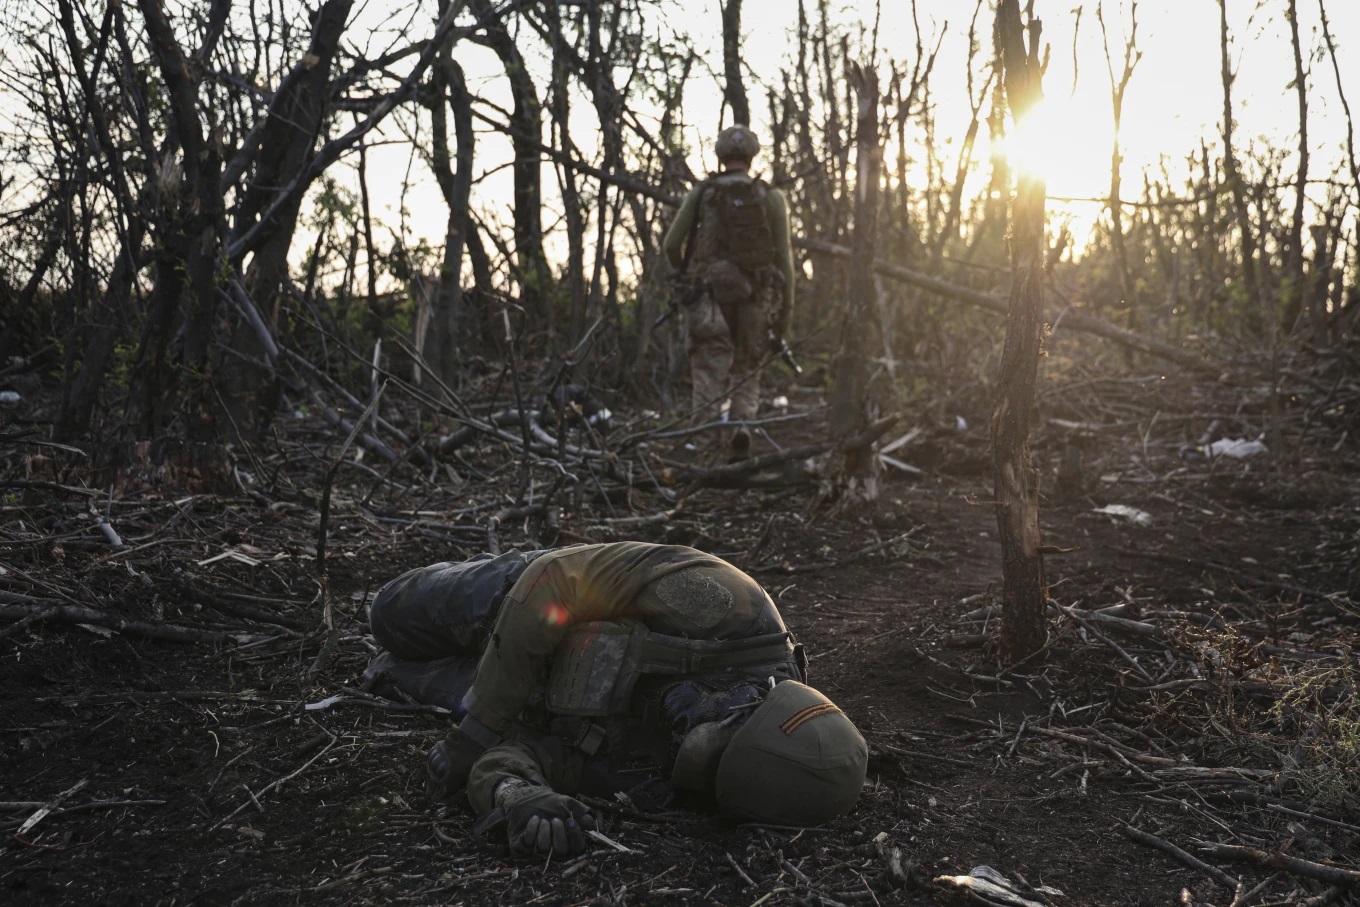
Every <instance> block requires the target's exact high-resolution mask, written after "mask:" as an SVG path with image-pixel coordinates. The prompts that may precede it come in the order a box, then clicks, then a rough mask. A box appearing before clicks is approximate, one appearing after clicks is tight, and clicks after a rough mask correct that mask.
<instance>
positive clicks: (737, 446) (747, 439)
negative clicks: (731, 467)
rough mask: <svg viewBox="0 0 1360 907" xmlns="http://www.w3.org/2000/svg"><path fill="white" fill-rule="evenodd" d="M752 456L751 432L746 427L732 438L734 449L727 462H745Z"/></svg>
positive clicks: (738, 430)
mask: <svg viewBox="0 0 1360 907" xmlns="http://www.w3.org/2000/svg"><path fill="white" fill-rule="evenodd" d="M750 455H751V432H750V431H749V430H747V429H746V428H745V427H744V426H743V427H742V428H738V429H737V433H736V434H734V435H733V436H732V448H731V451H730V452H729V454H728V457H727V462H729V463H737V462H739V461H741V460H745V459H746V458H747V457H749V456H750Z"/></svg>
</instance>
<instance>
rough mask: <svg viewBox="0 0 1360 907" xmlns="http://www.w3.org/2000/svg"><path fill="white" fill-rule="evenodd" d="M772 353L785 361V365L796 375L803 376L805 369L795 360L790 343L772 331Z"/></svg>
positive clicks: (770, 335)
mask: <svg viewBox="0 0 1360 907" xmlns="http://www.w3.org/2000/svg"><path fill="white" fill-rule="evenodd" d="M769 337H770V352H771V353H773V354H774V355H776V356H778V357H779V358H780V359H782V360H784V364H785V365H787V366H788V367H789V368H790V369H792V370H793V373H794V374H795V375H801V374H803V367H802V366H801V365H799V364H798V360H797V359H795V358H793V350H792V349H790V348H789V342H788V341H787V340H785V339H784V338H783V337H780V336H779V335H778V334H776V333H775V332H774V331H773V330H771V331H770V334H769Z"/></svg>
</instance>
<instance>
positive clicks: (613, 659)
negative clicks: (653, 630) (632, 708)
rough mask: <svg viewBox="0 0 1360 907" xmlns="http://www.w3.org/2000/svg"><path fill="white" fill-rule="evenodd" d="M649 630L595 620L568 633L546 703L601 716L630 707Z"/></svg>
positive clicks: (637, 625)
mask: <svg viewBox="0 0 1360 907" xmlns="http://www.w3.org/2000/svg"><path fill="white" fill-rule="evenodd" d="M646 639H647V628H646V626H644V625H643V624H641V623H637V622H635V621H629V622H625V623H615V622H613V621H604V620H601V621H592V622H591V623H586V624H580V625H578V626H576V627H574V628H572V629H571V631H570V632H568V633H567V635H566V638H565V639H563V640H562V643H561V644H560V645H559V646H558V647H557V652H556V654H555V655H554V656H553V664H552V671H551V673H550V674H549V675H548V689H547V696H546V704H547V706H548V709H549V710H550V711H552V712H555V713H557V714H559V715H575V716H579V717H585V718H600V717H603V716H605V715H613V714H618V713H620V712H623V711H626V710H627V708H628V702H629V699H630V697H631V696H632V693H633V686H634V685H635V684H636V683H637V678H638V665H639V663H640V661H641V659H642V647H643V644H644V642H645V641H646Z"/></svg>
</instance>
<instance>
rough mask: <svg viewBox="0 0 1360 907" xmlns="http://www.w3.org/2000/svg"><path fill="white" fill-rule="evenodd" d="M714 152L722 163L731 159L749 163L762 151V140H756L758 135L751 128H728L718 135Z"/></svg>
mask: <svg viewBox="0 0 1360 907" xmlns="http://www.w3.org/2000/svg"><path fill="white" fill-rule="evenodd" d="M713 151H714V153H715V154H717V155H718V160H720V161H725V160H727V159H728V158H730V157H737V158H742V159H744V160H748V161H749V160H751V159H752V158H754V157H755V156H756V152H758V151H760V139H758V138H756V134H755V133H754V132H752V131H751V127H749V126H728V127H727V128H726V129H724V130H723V131H722V132H720V133H718V141H717V142H715V143H714V145H713Z"/></svg>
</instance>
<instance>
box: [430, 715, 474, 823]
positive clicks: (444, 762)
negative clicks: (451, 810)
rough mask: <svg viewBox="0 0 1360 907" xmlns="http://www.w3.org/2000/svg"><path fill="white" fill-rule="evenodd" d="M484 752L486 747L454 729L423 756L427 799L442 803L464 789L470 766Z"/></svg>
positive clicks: (461, 731) (470, 771)
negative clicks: (428, 796) (428, 797)
mask: <svg viewBox="0 0 1360 907" xmlns="http://www.w3.org/2000/svg"><path fill="white" fill-rule="evenodd" d="M463 720H464V721H467V720H468V719H467V718H464V719H463ZM484 752H486V747H485V746H483V745H482V744H481V743H479V742H478V741H476V740H474V739H473V738H471V737H469V736H468V735H467V733H466V732H464V731H463V730H461V729H460V728H457V727H455V728H453V729H452V730H450V731H449V732H448V734H447V735H446V736H445V737H444V739H443V740H441V741H439V742H438V743H436V744H435V745H434V746H432V747H430V751H429V752H428V753H426V754H425V792H426V793H427V794H429V795H430V799H432V800H434V801H435V802H440V803H442V802H443V801H445V800H447V799H448V798H449V797H452V796H453V795H454V794H456V793H458V792H459V791H461V790H462V789H463V788H464V787H467V780H468V775H470V774H471V773H472V766H473V764H474V763H475V762H476V761H477V760H478V759H480V758H481V755H482V753H484Z"/></svg>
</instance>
